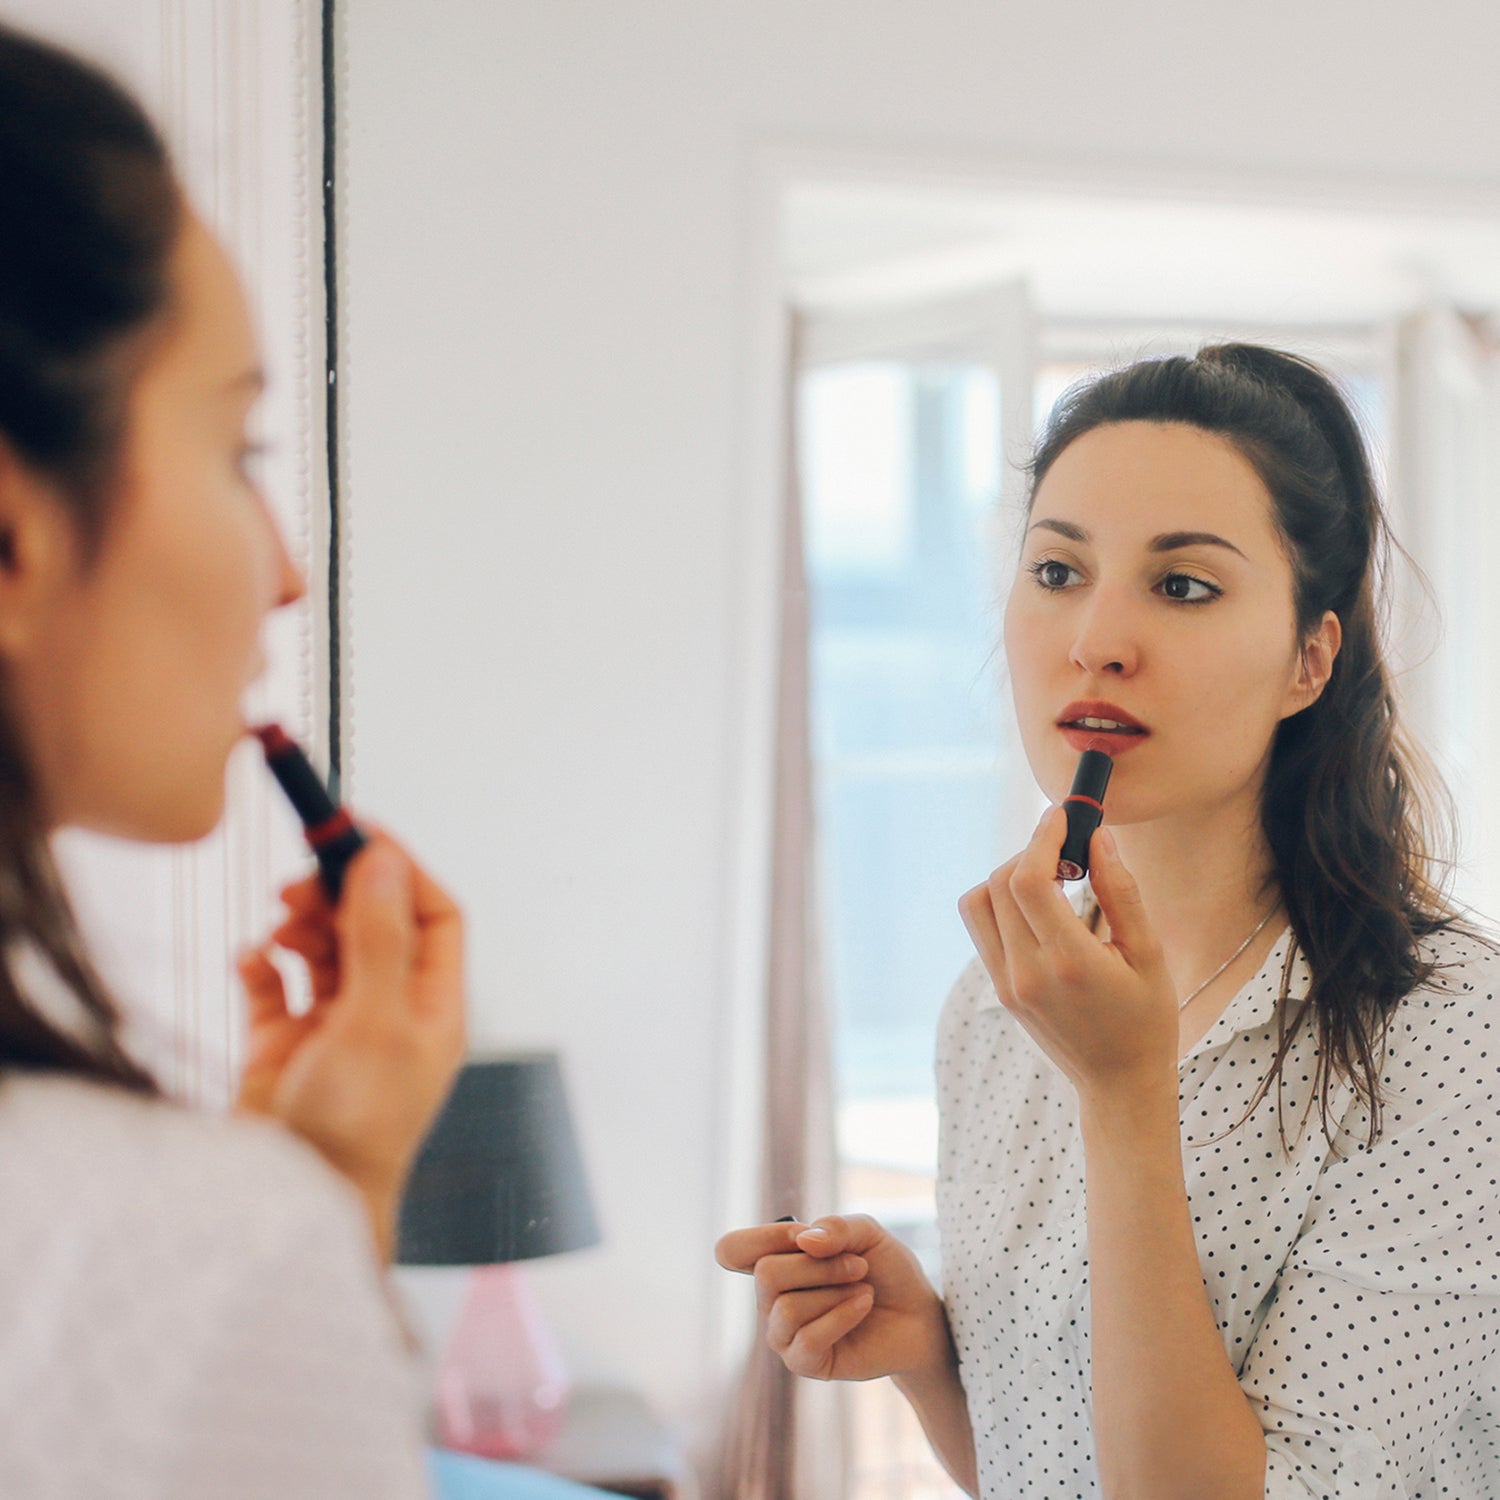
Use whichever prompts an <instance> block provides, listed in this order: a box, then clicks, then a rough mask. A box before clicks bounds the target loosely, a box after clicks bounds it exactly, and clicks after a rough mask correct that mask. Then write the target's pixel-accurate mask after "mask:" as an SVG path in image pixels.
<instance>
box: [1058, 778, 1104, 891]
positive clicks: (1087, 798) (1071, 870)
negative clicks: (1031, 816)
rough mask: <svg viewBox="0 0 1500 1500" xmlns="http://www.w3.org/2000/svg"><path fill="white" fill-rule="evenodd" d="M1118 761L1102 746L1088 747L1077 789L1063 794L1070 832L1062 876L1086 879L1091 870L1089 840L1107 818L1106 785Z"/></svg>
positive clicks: (1060, 862)
mask: <svg viewBox="0 0 1500 1500" xmlns="http://www.w3.org/2000/svg"><path fill="white" fill-rule="evenodd" d="M1114 768H1115V763H1114V761H1112V760H1111V759H1110V758H1109V756H1107V755H1106V754H1105V753H1104V752H1103V751H1102V750H1085V751H1084V752H1083V754H1082V755H1080V756H1079V757H1078V769H1077V770H1076V771H1075V772H1074V773H1073V789H1072V791H1070V792H1069V793H1068V795H1067V796H1066V797H1064V798H1063V811H1064V812H1066V813H1067V815H1068V836H1067V838H1065V839H1064V840H1063V846H1062V853H1061V854H1060V855H1058V858H1057V878H1058V879H1059V880H1082V879H1083V877H1084V876H1085V875H1087V874H1088V872H1089V840H1090V839H1091V838H1093V836H1094V830H1095V829H1096V828H1097V827H1098V826H1099V824H1100V823H1101V822H1103V821H1104V789H1105V788H1106V787H1107V786H1108V785H1109V773H1110V772H1111V771H1113V770H1114Z"/></svg>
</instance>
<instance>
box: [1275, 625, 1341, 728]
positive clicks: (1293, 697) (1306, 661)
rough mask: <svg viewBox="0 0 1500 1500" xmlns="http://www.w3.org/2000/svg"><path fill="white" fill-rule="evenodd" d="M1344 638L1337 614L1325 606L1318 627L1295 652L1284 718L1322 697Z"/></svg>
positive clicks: (1283, 712)
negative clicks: (1293, 668) (1294, 668)
mask: <svg viewBox="0 0 1500 1500" xmlns="http://www.w3.org/2000/svg"><path fill="white" fill-rule="evenodd" d="M1343 640H1344V627H1343V626H1342V625H1340V624H1339V617H1338V616H1337V615H1336V614H1334V612H1333V611H1332V610H1331V609H1330V610H1325V611H1324V613H1323V618H1322V619H1321V620H1319V621H1318V628H1317V629H1316V630H1314V631H1313V633H1312V634H1311V635H1310V636H1308V637H1307V639H1306V640H1305V641H1303V643H1302V649H1301V650H1300V651H1299V652H1298V653H1297V671H1296V675H1295V676H1294V677H1293V678H1292V682H1291V686H1290V687H1289V688H1288V689H1287V701H1286V705H1285V707H1284V708H1283V710H1282V714H1281V717H1282V718H1283V719H1289V718H1291V716H1292V715H1293V714H1295V713H1301V711H1302V710H1303V709H1304V708H1306V707H1307V706H1308V705H1309V704H1312V703H1316V702H1317V701H1318V699H1319V698H1320V697H1322V695H1323V689H1324V688H1326V687H1327V686H1328V679H1329V678H1330V677H1331V676H1332V675H1333V663H1334V660H1335V658H1336V657H1337V656H1338V654H1339V647H1340V646H1341V645H1342V644H1343Z"/></svg>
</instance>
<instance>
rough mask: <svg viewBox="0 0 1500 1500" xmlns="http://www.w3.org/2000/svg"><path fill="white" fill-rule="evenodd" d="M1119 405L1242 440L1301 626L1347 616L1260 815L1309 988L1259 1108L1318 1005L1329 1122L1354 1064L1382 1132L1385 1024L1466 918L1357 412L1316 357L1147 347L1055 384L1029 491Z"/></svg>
mask: <svg viewBox="0 0 1500 1500" xmlns="http://www.w3.org/2000/svg"><path fill="white" fill-rule="evenodd" d="M1119 422H1175V423H1185V424H1188V425H1190V426H1193V427H1197V428H1199V429H1201V430H1203V431H1205V432H1211V433H1216V434H1218V435H1219V436H1221V437H1223V438H1225V439H1226V440H1227V441H1228V442H1230V443H1232V444H1233V445H1234V447H1235V448H1236V449H1237V450H1238V451H1239V453H1240V454H1241V455H1242V456H1243V457H1244V458H1245V459H1246V460H1247V461H1248V462H1249V463H1250V464H1251V466H1252V467H1253V468H1254V469H1255V471H1256V473H1257V474H1258V475H1259V477H1260V479H1261V482H1262V483H1263V484H1264V485H1265V487H1266V489H1267V490H1268V491H1269V492H1270V495H1271V501H1272V520H1273V522H1274V523H1275V525H1276V528H1277V530H1278V532H1279V534H1280V536H1281V539H1282V542H1283V545H1284V546H1285V548H1286V552H1287V555H1288V557H1289V558H1290V560H1291V565H1292V575H1293V591H1294V604H1295V609H1296V621H1297V629H1298V633H1299V637H1300V638H1301V639H1303V640H1306V639H1308V637H1309V636H1310V635H1311V633H1312V632H1313V631H1314V630H1316V628H1317V626H1318V623H1319V621H1320V620H1321V619H1322V618H1323V614H1324V612H1325V611H1326V610H1332V611H1333V613H1334V614H1336V615H1337V616H1338V618H1339V623H1340V625H1341V626H1342V627H1343V641H1342V645H1341V647H1340V650H1339V653H1338V656H1337V658H1336V659H1335V661H1334V664H1333V672H1332V675H1331V676H1330V677H1329V680H1328V684H1327V686H1326V687H1325V688H1324V690H1323V692H1322V694H1321V695H1320V696H1319V698H1318V699H1317V700H1316V701H1315V702H1314V703H1312V704H1310V705H1309V706H1308V707H1307V708H1305V709H1303V710H1302V711H1301V712H1300V713H1296V714H1293V715H1292V716H1291V717H1290V718H1288V719H1284V720H1283V721H1282V723H1281V724H1280V726H1279V727H1278V729H1277V733H1276V739H1275V743H1274V745H1273V747H1272V752H1271V764H1270V768H1269V770H1268V772H1267V776H1266V784H1265V789H1264V795H1263V800H1262V803H1261V827H1262V829H1263V830H1264V833H1265V837H1266V841H1267V843H1268V844H1269V846H1270V850H1271V855H1272V859H1273V861H1274V876H1273V878H1274V880H1275V882H1276V884H1277V885H1278V886H1279V889H1280V894H1281V900H1282V902H1283V904H1284V906H1285V908H1286V911H1287V914H1288V917H1289V918H1290V921H1291V926H1292V932H1293V934H1294V936H1295V939H1296V943H1297V945H1298V947H1299V948H1300V949H1301V951H1302V952H1303V953H1304V954H1305V955H1306V957H1307V961H1308V967H1309V969H1310V970H1311V973H1312V987H1311V990H1310V991H1309V994H1308V997H1307V1003H1306V1004H1305V1005H1303V1006H1301V1007H1300V1008H1299V1009H1298V1010H1297V1012H1296V1014H1295V1016H1294V1017H1291V1018H1290V1020H1289V1017H1288V1011H1289V1009H1290V1007H1288V1006H1286V1005H1282V1006H1279V1007H1278V1026H1279V1037H1278V1048H1277V1052H1276V1055H1275V1059H1274V1061H1273V1063H1272V1066H1271V1068H1270V1070H1269V1072H1268V1075H1267V1077H1266V1078H1265V1079H1264V1080H1262V1082H1261V1085H1260V1088H1259V1089H1258V1091H1257V1092H1256V1095H1255V1098H1254V1099H1253V1100H1252V1101H1251V1104H1250V1110H1253V1109H1254V1108H1255V1105H1256V1104H1258V1103H1259V1102H1260V1100H1261V1099H1262V1098H1263V1097H1264V1096H1265V1094H1266V1092H1267V1091H1268V1090H1269V1089H1270V1087H1271V1085H1272V1083H1273V1082H1275V1083H1276V1084H1277V1086H1278V1094H1277V1097H1278V1101H1279V1099H1280V1078H1281V1071H1282V1067H1283V1064H1284V1063H1285V1060H1286V1056H1287V1053H1288V1051H1289V1050H1290V1048H1291V1045H1292V1042H1293V1040H1294V1039H1295V1038H1296V1036H1297V1034H1298V1033H1299V1032H1300V1031H1301V1029H1302V1027H1303V1026H1304V1025H1305V1024H1307V1023H1308V1022H1309V1020H1310V1019H1311V1021H1312V1022H1313V1023H1314V1024H1316V1026H1317V1029H1318V1054H1319V1060H1318V1077H1317V1080H1316V1083H1315V1090H1314V1091H1315V1094H1316V1097H1317V1099H1318V1102H1319V1107H1320V1111H1321V1114H1322V1120H1323V1128H1324V1131H1325V1132H1330V1124H1329V1118H1328V1110H1329V1093H1330V1089H1331V1086H1332V1083H1333V1081H1334V1079H1335V1078H1336V1077H1339V1078H1344V1079H1347V1080H1348V1081H1350V1082H1351V1083H1352V1084H1353V1085H1354V1088H1355V1090H1356V1093H1357V1096H1358V1097H1359V1098H1360V1099H1361V1100H1362V1101H1363V1102H1364V1103H1365V1105H1366V1106H1367V1108H1368V1109H1369V1112H1370V1142H1371V1144H1373V1143H1374V1140H1375V1138H1376V1137H1377V1136H1378V1134H1379V1129H1380V1104H1381V1101H1380V1098H1379V1082H1380V1072H1379V1062H1378V1059H1377V1050H1378V1046H1379V1043H1380V1040H1381V1037H1382V1035H1383V1032H1384V1028H1385V1024H1386V1022H1387V1020H1388V1019H1389V1017H1390V1014H1391V1012H1392V1010H1393V1009H1394V1008H1395V1006H1396V1005H1397V1003H1398V1002H1399V1001H1400V1000H1401V999H1402V998H1403V997H1404V996H1406V995H1407V994H1409V993H1410V992H1411V991H1412V990H1413V989H1415V988H1416V987H1417V986H1418V985H1420V984H1422V983H1424V982H1425V981H1426V980H1428V979H1430V978H1431V977H1432V974H1433V971H1434V963H1433V961H1432V959H1431V958H1430V957H1429V956H1427V954H1426V952H1424V947H1423V939H1425V938H1427V937H1429V936H1431V935H1432V934H1433V933H1435V932H1437V931H1440V930H1442V929H1444V928H1447V927H1451V926H1453V925H1454V924H1455V922H1456V920H1457V918H1456V913H1455V912H1454V910H1453V908H1452V907H1451V905H1450V904H1449V902H1448V900H1447V898H1446V895H1445V891H1444V877H1445V874H1446V870H1447V868H1449V866H1450V861H1449V860H1448V859H1447V857H1446V856H1447V854H1448V851H1449V850H1450V849H1451V847H1452V837H1451V813H1450V812H1449V808H1448V802H1447V798H1446V795H1445V794H1444V793H1443V791H1442V788H1441V786H1440V784H1439V783H1438V781H1437V779H1436V777H1435V775H1434V774H1433V773H1432V772H1431V770H1430V768H1429V767H1428V766H1427V764H1426V762H1425V760H1424V759H1423V758H1422V757H1421V756H1420V754H1419V753H1418V752H1417V751H1416V749H1415V747H1414V746H1412V745H1410V744H1409V743H1407V742H1406V741H1405V740H1404V739H1403V737H1402V735H1401V732H1400V729H1399V727H1398V724H1397V719H1396V708H1395V702H1394V699H1393V696H1392V692H1391V684H1390V678H1389V674H1388V672H1387V670H1386V666H1385V662H1384V660H1383V658H1382V655H1381V650H1380V617H1379V613H1378V611H1377V598H1376V577H1377V575H1378V572H1379V568H1380V564H1381V562H1382V561H1383V558H1384V556H1385V555H1386V553H1387V551H1388V549H1389V548H1390V547H1391V545H1392V539H1391V538H1390V535H1389V533H1388V531H1387V528H1386V523H1385V518H1384V514H1383V512H1382V509H1381V505H1380V498H1379V495H1378V493H1377V491H1376V486H1375V481H1374V477H1373V475H1372V472H1371V467H1370V462H1369V458H1368V456H1367V454H1366V451H1365V445H1364V442H1363V440H1362V438H1361V436H1360V431H1359V427H1358V424H1357V422H1356V421H1355V419H1354V417H1353V415H1352V413H1351V412H1350V410H1349V407H1348V405H1347V403H1346V402H1345V400H1344V398H1343V397H1342V395H1341V394H1340V393H1339V390H1338V388H1337V387H1336V386H1335V385H1334V383H1333V382H1332V380H1330V379H1329V377H1328V376H1327V375H1326V374H1324V372H1323V371H1322V370H1320V369H1318V367H1317V366H1316V365H1314V364H1312V363H1310V362H1309V361H1307V360H1304V359H1300V358H1298V357H1296V356H1294V355H1291V354H1286V353H1283V352H1281V351H1279V350H1275V349H1267V348H1263V347H1261V346H1259V345H1254V344H1220V345H1216V346H1213V347H1209V348H1204V349H1200V350H1199V351H1198V353H1197V355H1196V356H1194V357H1192V358H1186V357H1182V356H1177V357H1173V358H1170V359H1151V360H1142V361H1140V362H1139V363H1136V364H1132V365H1129V366H1127V367H1125V368H1124V369H1121V370H1117V371H1113V372H1111V373H1109V374H1106V375H1104V376H1102V377H1100V378H1098V379H1095V380H1091V381H1087V382H1085V383H1082V384H1080V385H1078V386H1075V387H1074V388H1073V389H1072V390H1070V391H1069V392H1067V393H1066V394H1065V395H1064V396H1063V398H1062V400H1061V401H1060V402H1059V403H1058V405H1057V407H1056V408H1055V409H1054V411H1053V413H1052V416H1051V418H1050V420H1049V422H1048V424H1047V427H1046V430H1045V431H1044V433H1043V434H1042V437H1041V440H1040V442H1039V444H1038V446H1037V450H1036V453H1035V455H1034V457H1033V460H1032V465H1031V473H1032V494H1033V496H1034V495H1035V493H1036V486H1037V485H1038V484H1040V483H1041V481H1042V479H1043V477H1044V476H1045V475H1046V473H1047V471H1048V469H1049V468H1050V467H1051V466H1052V464H1053V463H1054V462H1055V461H1056V459H1057V457H1058V455H1059V454H1061V453H1062V451H1063V450H1064V449H1065V448H1066V447H1067V446H1068V445H1069V444H1070V443H1072V442H1074V441H1075V440H1076V439H1077V438H1079V437H1082V436H1083V434H1084V433H1086V432H1089V431H1091V430H1092V429H1094V428H1096V427H1101V426H1105V425H1108V424H1112V423H1119ZM1287 972H1288V974H1290V964H1289V965H1288V971H1287ZM1285 983H1286V981H1285V980H1284V981H1283V995H1282V998H1283V999H1286V998H1287V996H1286V990H1285ZM1250 1110H1247V1111H1246V1116H1247V1117H1248V1114H1249V1112H1250ZM1283 1134H1284V1128H1283ZM1330 1139H1331V1133H1330Z"/></svg>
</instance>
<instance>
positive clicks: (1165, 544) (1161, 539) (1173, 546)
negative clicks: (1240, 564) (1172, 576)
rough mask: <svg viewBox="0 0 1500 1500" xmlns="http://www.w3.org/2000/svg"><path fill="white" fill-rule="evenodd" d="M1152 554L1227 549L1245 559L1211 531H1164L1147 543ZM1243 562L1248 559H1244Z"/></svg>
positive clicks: (1241, 553) (1238, 551)
mask: <svg viewBox="0 0 1500 1500" xmlns="http://www.w3.org/2000/svg"><path fill="white" fill-rule="evenodd" d="M1147 545H1148V546H1149V548H1150V549H1151V551H1153V552H1176V551H1177V549H1178V548H1179V547H1227V548H1228V549H1229V550H1230V551H1231V552H1233V553H1234V554H1235V555H1236V556H1237V557H1245V554H1244V553H1243V552H1241V551H1240V549H1239V548H1238V547H1236V546H1235V545H1234V543H1233V542H1231V541H1228V540H1226V539H1225V538H1224V537H1222V536H1216V535H1215V534H1214V533H1213V532H1211V531H1164V532H1162V534H1161V535H1160V536H1154V537H1152V538H1151V540H1150V542H1149V543H1147ZM1245 561H1246V562H1249V561H1250V559H1249V558H1248V557H1245Z"/></svg>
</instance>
